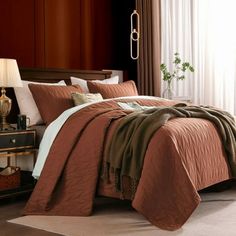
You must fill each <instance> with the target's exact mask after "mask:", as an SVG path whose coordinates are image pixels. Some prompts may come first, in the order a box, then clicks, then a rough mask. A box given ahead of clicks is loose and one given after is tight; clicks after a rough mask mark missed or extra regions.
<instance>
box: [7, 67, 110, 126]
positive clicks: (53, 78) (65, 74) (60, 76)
mask: <svg viewBox="0 0 236 236" xmlns="http://www.w3.org/2000/svg"><path fill="white" fill-rule="evenodd" d="M111 73H112V72H111V71H98V70H65V69H46V68H43V69H42V68H20V74H21V79H22V80H28V81H32V82H43V83H54V82H58V81H60V80H65V82H66V84H71V82H70V77H71V76H74V77H78V78H81V79H85V80H103V79H107V78H110V77H111ZM7 96H8V97H10V98H11V99H12V109H11V113H10V115H9V116H8V117H7V120H8V122H10V123H16V119H17V115H18V114H19V107H18V104H17V101H16V97H15V93H14V90H13V89H12V88H10V89H7Z"/></svg>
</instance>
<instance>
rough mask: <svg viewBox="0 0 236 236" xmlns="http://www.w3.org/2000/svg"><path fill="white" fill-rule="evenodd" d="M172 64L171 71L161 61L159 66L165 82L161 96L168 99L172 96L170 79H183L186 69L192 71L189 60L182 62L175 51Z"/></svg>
mask: <svg viewBox="0 0 236 236" xmlns="http://www.w3.org/2000/svg"><path fill="white" fill-rule="evenodd" d="M173 64H174V69H173V72H172V73H171V72H170V71H169V70H168V69H167V66H166V64H164V63H162V64H161V66H160V69H161V72H162V75H163V80H164V81H166V82H167V88H166V89H165V90H164V91H163V94H162V96H163V97H164V98H168V99H172V98H173V91H172V81H173V80H174V79H176V80H184V79H185V78H186V77H185V73H186V72H187V71H190V72H194V68H193V66H192V65H190V63H189V62H182V60H181V58H180V56H179V53H177V52H176V53H175V54H174V61H173Z"/></svg>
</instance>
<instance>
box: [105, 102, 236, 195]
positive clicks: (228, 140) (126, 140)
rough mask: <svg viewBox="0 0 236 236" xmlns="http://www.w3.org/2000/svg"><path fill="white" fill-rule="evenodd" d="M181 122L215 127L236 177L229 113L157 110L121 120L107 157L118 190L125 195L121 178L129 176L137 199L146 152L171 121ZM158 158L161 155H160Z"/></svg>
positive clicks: (235, 140)
mask: <svg viewBox="0 0 236 236" xmlns="http://www.w3.org/2000/svg"><path fill="white" fill-rule="evenodd" d="M176 117H182V118H190V117H191V118H202V119H207V120H209V121H211V122H213V123H214V124H215V126H216V127H217V129H218V132H219V134H220V136H221V139H222V143H223V145H224V149H225V152H226V154H227V156H228V161H229V165H230V167H231V171H232V176H233V177H236V157H235V154H236V125H235V120H234V117H232V116H231V115H230V114H229V113H227V112H225V111H222V110H218V109H216V108H212V107H203V106H186V105H184V104H176V105H175V106H172V107H155V108H151V109H148V110H141V111H136V112H133V113H131V114H130V115H128V116H127V117H125V118H124V119H122V120H121V122H120V124H119V126H118V127H117V129H116V131H115V133H114V135H113V137H112V139H111V140H110V144H109V148H108V149H107V153H105V158H106V160H105V163H106V167H105V170H106V171H105V172H104V173H105V175H104V176H105V178H106V179H108V178H109V175H108V174H109V172H110V171H113V172H114V173H115V178H116V188H117V190H118V191H121V192H123V187H122V178H123V176H128V177H130V178H131V182H132V186H133V187H132V196H133V197H134V194H135V191H136V187H137V184H138V181H139V179H140V176H141V172H142V167H143V162H144V157H145V152H146V150H147V147H148V144H149V141H150V140H151V138H152V136H153V134H154V133H155V132H156V131H157V130H158V129H159V128H160V127H161V126H162V125H164V124H165V123H166V122H167V121H168V120H170V119H173V118H176ZM157 155H158V154H157Z"/></svg>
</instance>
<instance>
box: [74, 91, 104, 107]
mask: <svg viewBox="0 0 236 236" xmlns="http://www.w3.org/2000/svg"><path fill="white" fill-rule="evenodd" d="M71 97H72V99H73V101H74V105H75V106H78V105H81V104H84V103H88V102H99V101H102V100H103V98H102V95H101V94H100V93H77V92H76V93H72V94H71Z"/></svg>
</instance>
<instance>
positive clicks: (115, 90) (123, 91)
mask: <svg viewBox="0 0 236 236" xmlns="http://www.w3.org/2000/svg"><path fill="white" fill-rule="evenodd" d="M87 84H88V88H89V91H90V92H91V93H100V94H101V95H102V97H103V98H104V99H105V98H116V97H127V96H137V95H138V91H137V88H136V85H135V83H134V81H132V80H129V81H126V82H123V83H120V84H99V83H94V82H89V81H88V83H87Z"/></svg>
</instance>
